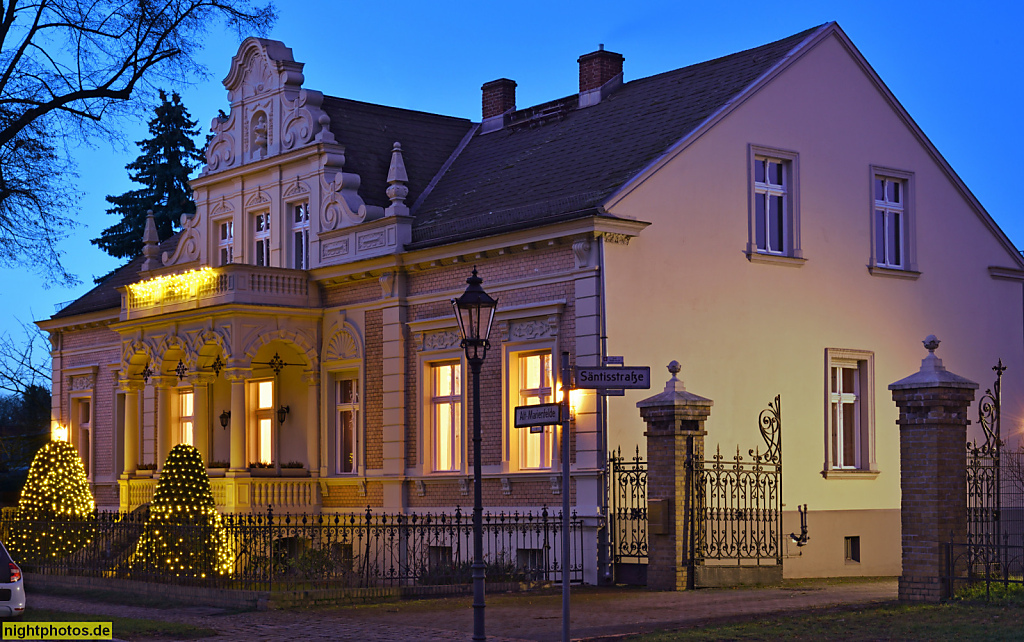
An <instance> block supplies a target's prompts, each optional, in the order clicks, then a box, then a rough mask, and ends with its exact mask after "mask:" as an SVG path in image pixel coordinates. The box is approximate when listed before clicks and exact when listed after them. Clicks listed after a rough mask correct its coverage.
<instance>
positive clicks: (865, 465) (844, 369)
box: [825, 348, 875, 473]
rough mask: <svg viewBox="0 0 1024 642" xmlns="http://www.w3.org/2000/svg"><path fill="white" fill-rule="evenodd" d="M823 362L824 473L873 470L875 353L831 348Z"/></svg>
mask: <svg viewBox="0 0 1024 642" xmlns="http://www.w3.org/2000/svg"><path fill="white" fill-rule="evenodd" d="M826 362H827V368H828V375H827V381H826V387H827V390H828V394H827V398H828V409H827V418H828V419H827V423H828V426H827V432H826V439H825V441H826V444H827V448H828V452H827V456H826V467H825V469H826V473H828V472H840V471H874V470H875V460H874V403H873V394H872V388H873V385H874V373H873V372H872V370H873V367H874V365H873V364H874V356H873V355H872V353H870V352H863V351H859V350H838V349H832V348H830V349H828V350H826Z"/></svg>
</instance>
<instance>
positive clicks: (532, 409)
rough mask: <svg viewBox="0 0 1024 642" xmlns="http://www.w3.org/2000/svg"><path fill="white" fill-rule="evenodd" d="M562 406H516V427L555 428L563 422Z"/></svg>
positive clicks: (551, 404)
mask: <svg viewBox="0 0 1024 642" xmlns="http://www.w3.org/2000/svg"><path fill="white" fill-rule="evenodd" d="M561 407H562V404H559V403H542V404H538V405H535V406H516V416H515V423H514V425H515V427H516V428H527V427H529V426H553V425H555V424H559V423H561V422H562V413H561Z"/></svg>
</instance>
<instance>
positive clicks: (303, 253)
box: [292, 203, 309, 270]
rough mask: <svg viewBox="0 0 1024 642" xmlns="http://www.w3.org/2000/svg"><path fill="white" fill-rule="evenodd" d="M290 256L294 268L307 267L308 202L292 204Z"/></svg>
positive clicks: (305, 268) (304, 268)
mask: <svg viewBox="0 0 1024 642" xmlns="http://www.w3.org/2000/svg"><path fill="white" fill-rule="evenodd" d="M292 256H293V257H294V258H293V265H292V267H294V268H295V269H296V270H308V269H309V204H308V203H298V204H296V205H293V206H292Z"/></svg>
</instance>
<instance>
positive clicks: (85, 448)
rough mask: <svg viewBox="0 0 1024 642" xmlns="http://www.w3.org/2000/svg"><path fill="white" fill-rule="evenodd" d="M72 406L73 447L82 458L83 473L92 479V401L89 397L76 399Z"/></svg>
mask: <svg viewBox="0 0 1024 642" xmlns="http://www.w3.org/2000/svg"><path fill="white" fill-rule="evenodd" d="M73 406H74V413H75V414H74V422H75V426H74V428H75V430H74V434H73V438H74V444H75V447H76V448H77V449H78V456H79V457H81V458H82V466H84V467H85V474H86V476H87V477H88V478H89V479H92V466H91V464H92V461H91V460H92V458H91V455H92V448H91V446H92V440H91V435H92V431H91V427H92V403H91V402H90V400H89V399H76V400H74V402H73Z"/></svg>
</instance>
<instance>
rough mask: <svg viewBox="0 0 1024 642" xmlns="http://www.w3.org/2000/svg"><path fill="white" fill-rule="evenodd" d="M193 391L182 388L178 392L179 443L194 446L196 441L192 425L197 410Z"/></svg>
mask: <svg viewBox="0 0 1024 642" xmlns="http://www.w3.org/2000/svg"><path fill="white" fill-rule="evenodd" d="M193 399H194V397H193V393H192V391H191V390H181V391H179V392H178V443H179V444H188V445H189V446H194V445H195V441H194V439H193V437H192V427H193V426H194V425H195V424H194V423H193V421H194V419H195V412H194V411H193V408H192V403H193Z"/></svg>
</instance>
